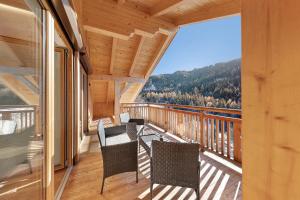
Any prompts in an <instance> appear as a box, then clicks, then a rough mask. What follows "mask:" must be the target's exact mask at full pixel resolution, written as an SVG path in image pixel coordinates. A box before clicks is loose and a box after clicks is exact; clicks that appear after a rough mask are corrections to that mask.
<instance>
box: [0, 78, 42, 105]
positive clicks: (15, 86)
mask: <svg viewBox="0 0 300 200" xmlns="http://www.w3.org/2000/svg"><path fill="white" fill-rule="evenodd" d="M0 80H1V82H2V83H3V84H4V85H5V86H6V87H8V88H9V89H10V90H11V91H12V92H13V93H15V94H16V95H17V96H18V97H20V98H21V99H22V100H23V101H24V102H26V103H27V104H29V105H39V95H38V94H37V93H36V91H35V92H33V91H32V90H31V89H29V88H28V86H27V85H24V84H23V83H22V82H21V81H19V80H18V79H17V77H16V76H15V75H10V74H0Z"/></svg>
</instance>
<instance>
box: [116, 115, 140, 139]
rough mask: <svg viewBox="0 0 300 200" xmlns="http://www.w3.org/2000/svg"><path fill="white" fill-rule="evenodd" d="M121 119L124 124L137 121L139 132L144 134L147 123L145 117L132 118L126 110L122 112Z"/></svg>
mask: <svg viewBox="0 0 300 200" xmlns="http://www.w3.org/2000/svg"><path fill="white" fill-rule="evenodd" d="M120 121H121V124H123V125H126V124H128V123H136V126H137V130H138V134H139V135H143V132H144V125H145V120H144V119H131V118H130V116H129V113H127V112H126V113H121V114H120Z"/></svg>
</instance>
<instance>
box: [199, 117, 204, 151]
mask: <svg viewBox="0 0 300 200" xmlns="http://www.w3.org/2000/svg"><path fill="white" fill-rule="evenodd" d="M199 117H200V119H199V121H200V134H201V136H200V139H201V150H202V151H204V148H205V145H204V131H205V129H204V114H203V112H200V115H199Z"/></svg>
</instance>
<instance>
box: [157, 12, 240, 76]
mask: <svg viewBox="0 0 300 200" xmlns="http://www.w3.org/2000/svg"><path fill="white" fill-rule="evenodd" d="M240 57H241V18H240V16H234V17H227V18H223V19H218V20H213V21H206V22H201V23H197V24H191V25H188V26H184V27H181V29H180V30H179V31H178V33H177V35H176V36H175V38H174V40H173V42H172V44H171V45H170V46H169V48H168V49H167V51H166V53H165V54H164V56H163V57H162V59H161V60H160V62H159V64H158V65H157V67H156V69H155V71H154V74H165V73H173V72H175V71H178V70H192V69H194V68H198V67H205V66H207V65H211V64H215V63H217V62H223V61H229V60H232V59H235V58H240Z"/></svg>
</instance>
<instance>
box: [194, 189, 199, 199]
mask: <svg viewBox="0 0 300 200" xmlns="http://www.w3.org/2000/svg"><path fill="white" fill-rule="evenodd" d="M195 192H196V199H197V200H200V193H199V192H200V190H199V188H198V189H195Z"/></svg>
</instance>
